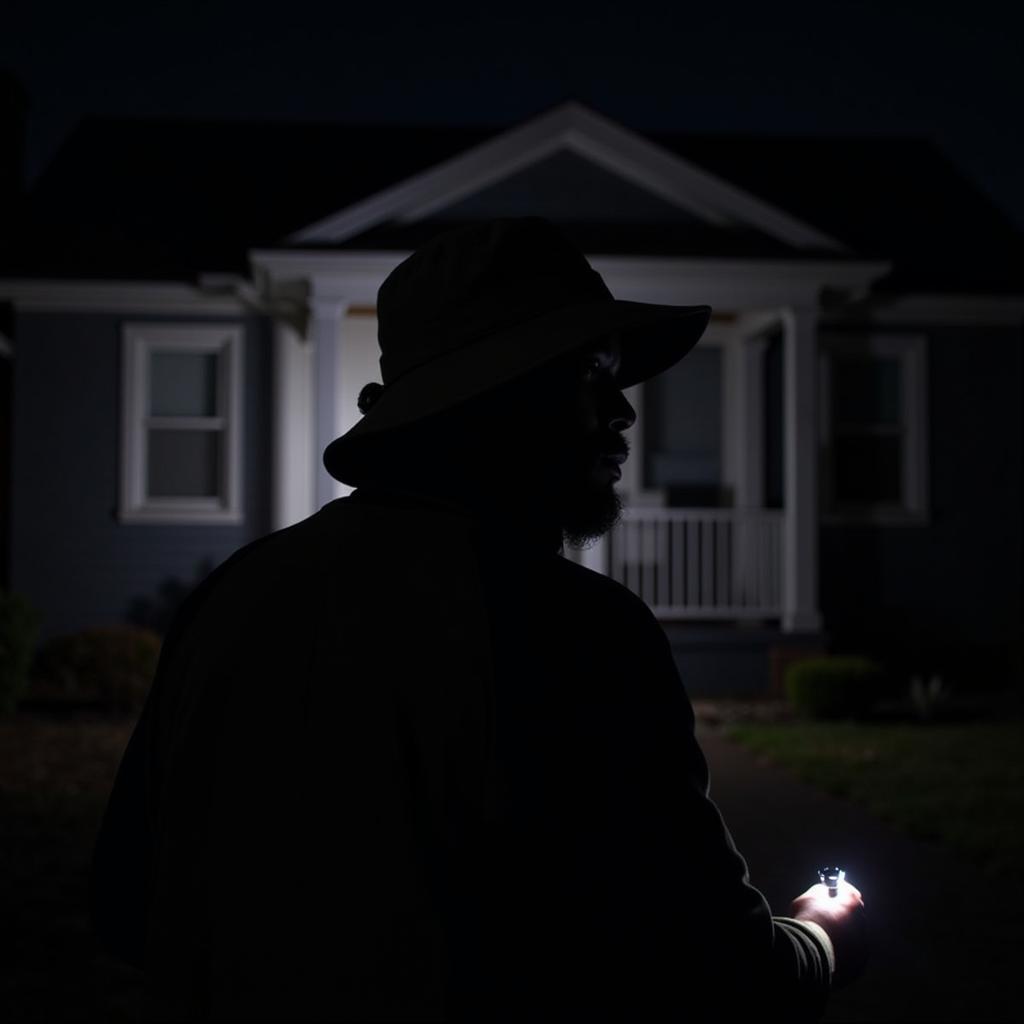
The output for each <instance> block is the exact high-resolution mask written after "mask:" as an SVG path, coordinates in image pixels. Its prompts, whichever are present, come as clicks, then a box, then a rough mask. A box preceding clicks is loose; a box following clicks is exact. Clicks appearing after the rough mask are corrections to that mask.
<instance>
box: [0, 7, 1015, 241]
mask: <svg viewBox="0 0 1024 1024" xmlns="http://www.w3.org/2000/svg"><path fill="white" fill-rule="evenodd" d="M498 9H499V10H500V11H503V12H507V13H500V14H497V15H496V14H493V13H491V11H492V7H491V5H490V4H486V5H484V4H481V5H480V6H479V7H477V8H473V7H467V6H466V5H465V4H459V5H455V4H444V3H424V2H420V3H416V4H397V5H396V4H388V3H384V2H381V0H373V2H372V3H369V4H367V5H366V6H362V5H359V4H354V3H349V2H344V0H337V2H335V3H330V4H326V3H323V4H314V3H308V2H295V0H290V2H283V0H279V2H277V3H275V4H272V5H270V4H262V3H257V2H250V3H216V2H211V0H205V2H201V3H198V2H192V0H176V2H168V3H153V2H143V0H137V2H135V3H132V4H125V3H102V2H100V3H87V2H74V3H64V4H56V3H47V2H45V0H37V2H33V3H16V4H10V3H8V4H7V5H5V8H4V10H5V14H4V17H3V23H4V25H3V29H2V31H0V67H6V68H7V69H8V70H10V71H13V72H14V73H15V75H16V76H17V77H18V78H19V79H20V80H21V82H22V83H23V85H24V86H25V87H26V88H27V90H28V93H29V96H30V101H31V110H30V121H29V142H28V157H27V160H28V167H27V172H28V174H29V176H30V177H31V176H33V175H35V174H37V173H38V172H39V170H40V169H41V168H42V167H43V166H44V165H45V163H46V161H47V160H48V159H50V158H51V157H52V155H53V153H54V151H55V148H56V147H57V146H58V145H59V143H60V142H61V140H62V139H63V138H64V137H65V136H66V134H67V132H68V131H69V130H70V129H71V128H72V127H73V125H74V124H75V123H76V121H78V120H79V119H80V118H81V117H82V116H84V115H86V114H107V115H133V116H144V117H150V116H152V117H159V116H184V117H215V118H274V119H310V120H329V121H346V120H356V121H375V120H376V121H383V122H403V121H406V122H408V121H415V122H428V123H429V122H436V123H448V124H466V123H471V124H493V125H494V126H495V127H501V126H506V125H509V126H510V125H512V124H515V123H517V122H519V121H521V120H522V119H524V118H527V117H529V116H531V115H532V114H535V113H537V112H539V111H541V110H543V109H545V108H547V107H549V106H551V105H553V104H555V103H557V102H559V101H561V100H563V99H566V98H570V97H572V98H576V99H579V100H581V101H582V102H584V103H588V104H589V105H591V106H592V107H594V108H595V109H597V110H598V111H600V112H602V113H604V114H606V115H607V116H609V117H611V118H613V119H616V120H618V121H620V122H622V123H623V124H625V125H627V126H628V127H631V128H634V129H636V130H639V131H644V130H645V129H647V130H651V131H679V132H687V131H695V132H726V133H754V134H768V135H772V134H790V135H849V134H882V135H893V134H896V135H901V134H903V135H918V136H926V137H930V138H932V139H934V140H935V141H937V142H938V143H939V144H940V145H941V146H942V148H943V149H944V151H945V152H946V153H947V154H948V155H949V156H950V157H951V158H952V159H953V160H954V162H955V163H956V164H957V165H958V166H959V167H960V168H961V169H962V170H963V171H964V172H965V173H966V174H967V175H968V176H969V177H970V178H972V179H973V180H974V181H975V182H977V183H978V184H979V185H980V186H981V187H982V188H983V189H984V190H985V191H986V192H987V193H988V194H989V195H990V196H991V197H992V198H993V199H994V200H995V201H996V202H997V203H998V205H999V206H1000V207H1002V209H1003V210H1005V211H1006V213H1007V214H1008V215H1009V216H1010V217H1011V218H1012V219H1014V220H1015V221H1016V222H1017V223H1018V224H1019V225H1020V226H1021V227H1022V228H1024V195H1022V191H1024V190H1022V189H1021V187H1020V180H1021V178H1022V177H1024V116H1022V100H1024V59H1022V54H1024V4H1021V3H1019V2H1018V3H1011V2H1008V0H1003V2H1000V3H992V2H988V0H985V2H973V3H942V2H930V3H901V2H898V0H887V2H885V3H876V2H870V3H855V2H849V0H816V2H814V3H805V2H794V3H785V4H781V5H777V6H774V7H773V6H771V5H769V4H767V3H758V4H752V3H734V2H729V0H709V2H707V3H704V4H690V3H685V2H678V0H677V2H674V3H673V2H666V0H662V2H661V3H650V2H646V0H645V2H630V0H619V2H617V3H591V4H586V5H582V4H581V5H572V4H567V3H559V2H558V0H549V2H548V3H546V4H520V5H518V6H515V7H512V6H510V5H509V4H508V3H507V2H506V3H503V4H500V5H498Z"/></svg>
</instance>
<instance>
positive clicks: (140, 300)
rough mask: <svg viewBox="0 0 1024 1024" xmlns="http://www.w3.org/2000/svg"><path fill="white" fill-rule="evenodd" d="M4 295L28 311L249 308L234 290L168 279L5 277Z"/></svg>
mask: <svg viewBox="0 0 1024 1024" xmlns="http://www.w3.org/2000/svg"><path fill="white" fill-rule="evenodd" d="M0 301H6V302H10V303H12V304H13V305H14V307H15V309H17V310H19V311H20V312H28V313H121V314H126V315H134V314H143V315H145V314H150V313H153V314H174V313H201V314H205V315H207V316H216V315H217V314H223V315H226V316H237V315H238V314H239V313H244V312H246V311H247V310H248V308H249V307H248V306H247V304H246V303H245V302H244V301H243V300H242V299H240V298H238V297H236V296H234V295H225V294H210V293H208V292H205V291H203V290H202V289H200V288H196V287H194V286H193V285H187V284H176V283H169V282H167V281H89V280H48V279H46V278H36V279H21V280H13V279H6V280H0Z"/></svg>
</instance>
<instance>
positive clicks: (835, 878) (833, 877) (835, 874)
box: [818, 868, 846, 896]
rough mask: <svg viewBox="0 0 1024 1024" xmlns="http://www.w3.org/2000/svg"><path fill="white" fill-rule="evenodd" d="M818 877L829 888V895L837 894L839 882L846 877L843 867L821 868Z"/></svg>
mask: <svg viewBox="0 0 1024 1024" xmlns="http://www.w3.org/2000/svg"><path fill="white" fill-rule="evenodd" d="M818 877H819V878H820V879H821V884H822V885H824V886H825V887H826V888H827V889H828V894H829V896H835V895H836V894H837V893H838V892H839V883H840V882H841V881H842V880H843V879H844V878H845V877H846V872H845V871H844V870H843V869H842V868H819V870H818Z"/></svg>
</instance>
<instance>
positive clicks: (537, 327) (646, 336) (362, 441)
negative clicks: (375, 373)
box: [323, 299, 711, 485]
mask: <svg viewBox="0 0 1024 1024" xmlns="http://www.w3.org/2000/svg"><path fill="white" fill-rule="evenodd" d="M710 318H711V307H710V306H664V305H658V304H656V303H649V302H630V301H628V300H625V299H609V300H608V301H604V302H589V303H586V304H582V305H571V306H563V307H562V308H560V309H558V310H556V311H554V312H551V313H546V314H544V315H542V316H539V317H536V318H534V319H532V320H529V321H525V322H522V323H519V324H516V325H515V327H513V328H509V329H507V330H505V331H501V332H498V333H495V334H491V335H488V336H487V337H486V338H483V339H481V340H479V341H477V342H475V343H474V344H472V345H468V346H465V347H463V348H458V349H455V350H454V351H452V352H449V353H447V354H446V355H444V356H440V357H438V358H436V359H433V360H431V361H430V362H428V363H426V364H424V365H423V366H421V367H418V368H417V369H415V370H413V371H411V372H409V373H407V374H405V375H404V376H402V377H400V378H398V379H397V380H395V381H393V382H392V383H391V384H389V385H388V386H387V387H386V388H385V389H384V391H383V392H382V393H381V395H380V397H379V398H378V399H377V401H376V402H375V403H374V405H373V406H372V408H370V410H369V411H368V412H367V413H366V414H365V415H364V416H363V417H362V419H360V420H359V421H358V422H357V423H356V424H355V425H354V426H353V427H352V428H351V429H350V430H348V431H347V432H346V433H344V434H342V435H341V436H340V437H338V438H335V440H333V441H332V442H331V443H330V444H329V445H328V446H327V447H326V449H325V450H324V458H323V461H324V466H325V468H326V469H327V472H328V473H330V474H331V476H332V477H334V478H335V479H336V480H340V481H341V482H342V483H347V484H353V485H357V484H358V483H360V482H361V481H362V479H363V478H364V477H365V475H366V473H367V467H368V464H369V463H370V462H372V459H373V456H374V452H375V451H379V450H380V447H381V446H382V445H386V444H387V443H388V442H389V441H390V440H394V439H400V435H401V433H402V432H404V431H405V430H406V429H408V428H409V427H411V426H414V425H415V424H417V423H418V422H419V421H421V420H423V419H425V418H427V417H429V416H432V415H435V414H437V413H441V412H444V411H446V410H448V409H451V408H453V407H455V406H457V405H459V404H460V403H462V402H465V401H469V400H470V399H472V398H476V397H478V396H480V395H482V394H485V393H486V392H488V391H490V390H492V389H493V388H497V387H500V386H501V385H503V384H507V383H509V382H510V381H513V380H515V379H516V378H517V377H520V376H522V375H524V374H526V373H529V372H530V371H531V370H535V369H538V368H539V367H541V366H543V365H544V364H545V363H547V362H550V361H551V360H552V359H555V358H557V357H559V356H561V355H565V354H566V353H569V352H572V351H573V350H574V349H577V348H581V347H583V346H585V345H588V344H590V343H593V342H595V341H597V340H599V339H600V338H602V337H606V336H608V335H611V334H614V335H616V336H617V337H618V339H619V343H620V348H621V354H622V360H621V364H620V367H619V372H618V374H617V376H616V380H617V382H618V384H619V386H620V387H622V388H628V387H631V386H632V385H634V384H638V383H640V382H641V381H644V380H648V379H649V378H651V377H654V376H656V375H657V374H659V373H661V372H662V371H663V370H667V369H668V368H669V367H670V366H672V365H673V364H674V363H676V362H678V361H679V360H680V359H682V358H683V356H685V355H686V354H687V352H689V351H690V350H691V349H692V348H693V347H694V345H696V344H697V342H698V341H699V340H700V337H701V335H702V334H703V333H704V331H705V329H706V328H707V325H708V321H709V320H710Z"/></svg>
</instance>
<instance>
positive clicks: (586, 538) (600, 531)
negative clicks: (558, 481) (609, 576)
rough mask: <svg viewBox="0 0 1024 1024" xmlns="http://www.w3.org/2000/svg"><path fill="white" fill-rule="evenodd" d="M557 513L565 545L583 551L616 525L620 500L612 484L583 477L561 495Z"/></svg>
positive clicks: (619, 512) (620, 516)
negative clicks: (600, 482)
mask: <svg viewBox="0 0 1024 1024" xmlns="http://www.w3.org/2000/svg"><path fill="white" fill-rule="evenodd" d="M559 513H560V522H561V526H562V536H563V537H564V538H565V543H566V544H568V545H569V546H570V547H574V548H583V547H587V546H588V545H589V544H590V542H591V541H595V540H597V539H598V538H599V537H602V536H604V534H606V533H607V532H608V531H609V530H611V529H613V528H614V527H615V526H616V525H617V524H618V522H619V520H620V519H621V518H622V499H621V498H620V497H619V494H618V492H617V491H616V490H615V488H614V487H613V486H612V484H611V483H607V484H599V483H596V482H595V481H594V480H592V479H588V478H582V479H579V480H575V481H574V482H573V484H572V486H570V487H568V488H567V489H566V490H565V491H564V492H563V494H562V497H561V501H560V508H559Z"/></svg>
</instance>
